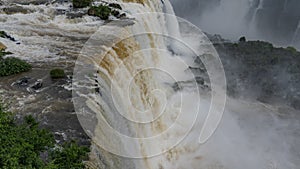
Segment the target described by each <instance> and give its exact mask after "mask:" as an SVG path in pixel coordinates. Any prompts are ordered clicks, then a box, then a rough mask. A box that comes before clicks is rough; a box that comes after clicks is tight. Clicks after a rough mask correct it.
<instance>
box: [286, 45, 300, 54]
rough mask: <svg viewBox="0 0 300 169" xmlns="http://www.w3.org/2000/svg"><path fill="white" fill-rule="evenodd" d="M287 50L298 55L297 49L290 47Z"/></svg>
mask: <svg viewBox="0 0 300 169" xmlns="http://www.w3.org/2000/svg"><path fill="white" fill-rule="evenodd" d="M286 49H287V50H289V51H290V52H292V53H297V52H298V51H297V49H295V48H294V47H292V46H289V47H287V48H286Z"/></svg>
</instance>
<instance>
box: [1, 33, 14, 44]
mask: <svg viewBox="0 0 300 169" xmlns="http://www.w3.org/2000/svg"><path fill="white" fill-rule="evenodd" d="M0 37H1V38H5V39H9V40H11V41H13V42H15V41H16V40H15V38H14V37H12V36H10V35H9V34H7V33H6V32H5V31H0Z"/></svg>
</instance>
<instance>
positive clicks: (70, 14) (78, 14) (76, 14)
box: [66, 11, 86, 19]
mask: <svg viewBox="0 0 300 169" xmlns="http://www.w3.org/2000/svg"><path fill="white" fill-rule="evenodd" d="M85 14H86V12H83V11H82V12H77V11H76V12H68V13H67V14H66V15H67V17H68V18H70V19H74V18H82V17H83V16H84V15H85Z"/></svg>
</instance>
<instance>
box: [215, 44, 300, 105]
mask: <svg viewBox="0 0 300 169" xmlns="http://www.w3.org/2000/svg"><path fill="white" fill-rule="evenodd" d="M215 47H216V49H217V51H218V53H219V55H220V58H221V60H222V63H223V66H224V69H225V73H226V79H227V87H228V94H229V95H230V96H233V97H242V98H253V99H256V100H259V101H261V102H265V103H270V104H273V103H279V104H287V105H289V106H292V107H294V108H296V109H299V103H300V93H299V92H298V91H300V76H299V73H300V53H299V52H297V51H296V50H295V49H293V48H275V47H273V45H272V44H270V43H267V42H262V41H248V42H240V43H228V42H226V43H219V44H215Z"/></svg>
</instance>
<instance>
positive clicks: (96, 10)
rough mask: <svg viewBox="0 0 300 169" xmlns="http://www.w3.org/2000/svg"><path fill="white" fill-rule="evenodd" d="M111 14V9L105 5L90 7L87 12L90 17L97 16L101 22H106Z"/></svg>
mask: <svg viewBox="0 0 300 169" xmlns="http://www.w3.org/2000/svg"><path fill="white" fill-rule="evenodd" d="M111 12H112V9H111V8H110V7H108V6H105V5H99V6H92V7H91V8H90V9H89V10H88V14H89V15H91V16H97V17H99V18H101V19H103V20H107V19H108V17H109V16H110V14H111Z"/></svg>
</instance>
